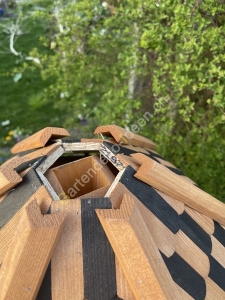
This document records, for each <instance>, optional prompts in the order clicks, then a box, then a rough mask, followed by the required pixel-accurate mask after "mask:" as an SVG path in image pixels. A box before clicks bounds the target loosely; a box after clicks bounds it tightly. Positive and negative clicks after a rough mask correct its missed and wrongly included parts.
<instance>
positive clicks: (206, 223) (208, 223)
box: [185, 206, 214, 234]
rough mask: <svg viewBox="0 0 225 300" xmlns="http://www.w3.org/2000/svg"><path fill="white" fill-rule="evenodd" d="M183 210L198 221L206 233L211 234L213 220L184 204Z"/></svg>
mask: <svg viewBox="0 0 225 300" xmlns="http://www.w3.org/2000/svg"><path fill="white" fill-rule="evenodd" d="M185 211H186V212H187V214H189V216H190V217H191V218H192V219H193V220H195V222H196V223H198V225H199V226H201V227H202V228H203V229H204V230H205V231H206V232H207V233H208V234H213V232H214V222H213V220H212V219H211V218H209V217H207V216H205V215H203V214H202V213H200V212H198V211H196V210H194V209H192V208H190V207H188V206H185Z"/></svg>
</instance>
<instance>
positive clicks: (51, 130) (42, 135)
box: [11, 127, 69, 154]
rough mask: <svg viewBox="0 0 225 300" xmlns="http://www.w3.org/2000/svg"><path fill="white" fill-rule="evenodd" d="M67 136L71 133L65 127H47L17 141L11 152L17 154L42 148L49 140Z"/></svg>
mask: <svg viewBox="0 0 225 300" xmlns="http://www.w3.org/2000/svg"><path fill="white" fill-rule="evenodd" d="M66 136H69V133H68V131H66V130H65V129H64V128H56V127H46V128H44V129H42V130H40V131H38V132H37V133H35V134H33V135H31V136H29V137H28V138H26V139H24V140H22V141H21V142H19V143H17V144H16V145H15V146H14V147H13V148H12V149H11V152H12V153H13V154H15V153H19V152H23V151H27V150H31V149H36V148H41V147H44V146H45V145H46V143H47V142H48V141H49V140H54V139H60V138H63V137H66Z"/></svg>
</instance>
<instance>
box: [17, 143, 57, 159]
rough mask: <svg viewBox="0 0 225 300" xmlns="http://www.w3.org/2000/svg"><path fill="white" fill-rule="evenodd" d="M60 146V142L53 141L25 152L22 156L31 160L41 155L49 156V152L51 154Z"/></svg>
mask: <svg viewBox="0 0 225 300" xmlns="http://www.w3.org/2000/svg"><path fill="white" fill-rule="evenodd" d="M59 148H60V143H54V144H52V145H49V146H46V147H43V148H41V149H38V150H35V151H33V152H30V153H27V154H25V155H24V156H22V157H24V158H26V160H27V161H28V160H32V159H35V158H38V157H41V156H50V155H51V154H53V153H54V152H55V151H56V150H57V149H59Z"/></svg>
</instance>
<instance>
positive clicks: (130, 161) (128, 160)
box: [116, 154, 140, 171]
mask: <svg viewBox="0 0 225 300" xmlns="http://www.w3.org/2000/svg"><path fill="white" fill-rule="evenodd" d="M116 157H117V158H118V159H119V160H120V161H121V162H122V163H123V165H124V166H126V167H127V166H131V167H132V168H133V169H134V170H135V171H137V170H138V169H139V168H140V164H139V163H138V162H137V161H136V159H134V158H133V157H130V156H128V155H124V154H117V156H116Z"/></svg>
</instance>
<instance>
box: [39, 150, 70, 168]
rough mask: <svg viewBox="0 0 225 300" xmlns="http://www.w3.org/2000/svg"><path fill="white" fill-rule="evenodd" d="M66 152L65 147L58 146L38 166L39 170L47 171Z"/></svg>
mask: <svg viewBox="0 0 225 300" xmlns="http://www.w3.org/2000/svg"><path fill="white" fill-rule="evenodd" d="M63 153H64V149H63V147H61V146H60V147H58V148H57V149H56V150H55V151H54V152H53V153H52V154H51V155H49V156H47V158H46V159H45V160H44V161H43V162H42V163H41V164H40V165H39V166H38V167H37V171H39V172H41V173H42V174H45V172H46V171H47V170H48V169H49V168H50V167H51V166H52V165H53V164H54V163H55V162H56V161H57V159H58V158H59V157H61V156H62V155H63Z"/></svg>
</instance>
